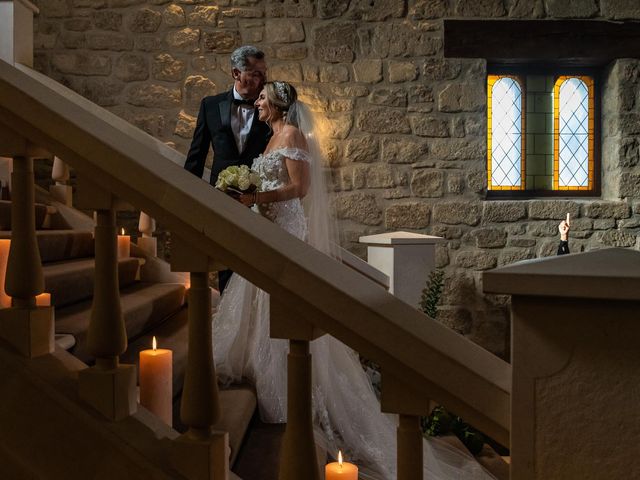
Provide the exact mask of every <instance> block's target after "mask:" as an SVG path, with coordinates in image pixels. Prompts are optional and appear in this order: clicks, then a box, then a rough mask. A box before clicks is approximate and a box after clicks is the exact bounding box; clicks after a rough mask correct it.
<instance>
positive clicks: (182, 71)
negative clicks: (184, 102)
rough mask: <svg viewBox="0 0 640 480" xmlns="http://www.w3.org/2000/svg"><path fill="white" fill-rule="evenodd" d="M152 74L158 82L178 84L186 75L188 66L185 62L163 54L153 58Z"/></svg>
mask: <svg viewBox="0 0 640 480" xmlns="http://www.w3.org/2000/svg"><path fill="white" fill-rule="evenodd" d="M151 72H152V74H153V78H155V79H156V80H163V81H165V82H177V81H180V80H182V79H183V78H184V76H185V75H186V72H187V65H186V64H185V62H184V61H183V60H178V59H175V58H174V57H172V56H171V55H170V54H168V53H161V54H159V55H156V56H155V57H153V64H152V66H151Z"/></svg>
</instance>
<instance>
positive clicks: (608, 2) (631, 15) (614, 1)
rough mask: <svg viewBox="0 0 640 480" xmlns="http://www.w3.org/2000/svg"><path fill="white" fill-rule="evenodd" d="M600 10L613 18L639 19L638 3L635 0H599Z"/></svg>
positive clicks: (639, 5) (639, 7) (605, 15)
mask: <svg viewBox="0 0 640 480" xmlns="http://www.w3.org/2000/svg"><path fill="white" fill-rule="evenodd" d="M600 11H601V12H602V16H604V17H607V18H612V19H614V20H627V19H629V20H638V19H640V3H638V2H637V1H636V0H600Z"/></svg>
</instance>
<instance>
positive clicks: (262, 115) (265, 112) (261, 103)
mask: <svg viewBox="0 0 640 480" xmlns="http://www.w3.org/2000/svg"><path fill="white" fill-rule="evenodd" d="M255 106H256V107H257V108H258V119H259V120H260V121H261V122H272V121H273V120H275V117H276V116H277V109H275V108H274V107H273V105H271V103H269V99H268V98H267V91H266V90H265V89H264V88H263V89H262V91H261V92H260V95H258V99H257V100H256V103H255Z"/></svg>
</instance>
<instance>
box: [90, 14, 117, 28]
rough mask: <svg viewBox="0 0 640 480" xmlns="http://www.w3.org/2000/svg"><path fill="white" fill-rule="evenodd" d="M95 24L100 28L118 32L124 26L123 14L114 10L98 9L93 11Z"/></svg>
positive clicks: (92, 15)
mask: <svg viewBox="0 0 640 480" xmlns="http://www.w3.org/2000/svg"><path fill="white" fill-rule="evenodd" d="M91 17H92V19H93V26H94V27H95V28H97V29H98V30H111V31H114V32H117V31H119V30H120V27H121V26H122V14H121V13H118V12H114V11H112V10H97V11H95V12H92V13H91Z"/></svg>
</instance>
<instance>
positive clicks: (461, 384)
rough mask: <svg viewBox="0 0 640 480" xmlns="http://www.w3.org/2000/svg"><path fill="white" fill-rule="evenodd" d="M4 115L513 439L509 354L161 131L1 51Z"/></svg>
mask: <svg viewBox="0 0 640 480" xmlns="http://www.w3.org/2000/svg"><path fill="white" fill-rule="evenodd" d="M0 123H1V124H3V125H4V126H5V128H8V129H12V130H14V131H19V132H20V135H22V136H24V137H25V138H27V139H28V140H29V141H30V142H32V143H34V144H36V145H39V146H42V147H45V148H46V149H48V150H49V151H50V152H52V153H54V154H56V155H58V156H60V157H61V158H63V159H64V160H65V161H66V162H68V163H69V164H70V165H72V166H73V167H74V169H75V170H76V171H77V172H78V174H79V175H90V176H91V178H92V181H94V182H99V183H100V184H101V185H102V187H103V188H105V189H107V190H109V191H111V192H112V193H113V194H114V195H115V196H117V197H120V198H123V199H125V200H127V201H128V202H130V203H132V204H133V205H135V206H136V207H138V208H140V209H142V210H144V211H145V212H147V213H149V214H150V215H152V216H153V217H154V218H156V219H157V220H158V221H159V222H161V223H163V224H164V225H165V226H167V227H168V228H169V229H171V230H176V231H178V232H180V236H181V237H182V238H183V239H184V240H185V241H187V242H188V243H189V244H191V245H193V247H195V248H198V249H199V250H201V251H204V252H210V254H211V255H212V256H213V257H216V258H217V259H219V260H220V261H221V262H223V263H224V264H226V265H228V266H229V267H231V268H232V269H233V270H234V271H237V272H239V273H240V274H241V275H243V276H244V277H246V278H247V279H248V280H249V281H251V282H253V283H255V284H256V285H258V286H259V287H261V288H263V289H264V290H266V291H267V292H269V293H270V294H272V295H275V296H277V297H278V299H279V300H280V301H284V302H287V305H288V306H289V308H291V309H292V310H294V311H297V312H298V313H299V314H300V315H301V316H302V317H303V318H305V319H306V320H308V321H310V322H311V323H313V324H314V325H316V326H317V327H318V328H320V329H322V330H323V331H325V332H327V333H329V334H331V335H333V336H334V337H336V338H338V339H339V340H341V341H342V342H344V343H346V344H347V345H349V346H350V347H351V348H353V349H354V350H356V351H359V352H361V353H362V354H364V355H365V356H366V357H367V358H369V359H371V360H373V361H375V362H376V363H378V364H380V365H381V366H382V367H383V368H384V369H385V371H388V372H390V373H391V374H393V375H394V376H396V377H397V378H398V379H400V380H402V381H404V382H406V383H408V384H410V385H413V386H415V388H416V390H418V391H420V392H423V393H424V394H425V398H432V399H434V400H436V401H438V402H440V403H443V404H444V405H446V406H448V407H449V408H450V409H451V410H453V411H455V412H456V413H458V414H459V415H462V416H463V417H465V419H466V420H467V421H469V422H470V423H472V424H474V425H475V426H476V427H478V428H480V429H482V430H484V431H485V432H486V433H488V434H489V435H491V436H493V437H494V438H495V439H496V440H498V441H501V442H503V443H505V444H507V443H508V437H509V423H510V420H509V417H510V415H509V397H510V390H511V378H510V374H511V367H510V365H509V364H508V363H506V362H504V361H503V360H501V359H499V358H498V357H496V356H494V355H492V354H490V353H489V352H487V351H486V350H484V349H482V348H481V347H480V346H478V345H476V344H474V343H473V342H471V341H469V340H468V339H466V338H464V337H462V336H460V335H458V334H457V333H455V332H453V331H451V330H449V329H448V328H446V327H445V326H443V325H441V324H439V323H437V322H435V321H434V320H432V319H429V318H428V317H426V316H424V315H423V314H422V313H420V312H418V311H417V310H416V309H415V308H413V307H412V306H410V305H407V304H406V303H404V302H402V301H400V300H398V299H397V298H395V297H394V296H393V295H391V294H389V293H387V292H385V291H384V290H383V289H381V288H380V286H379V285H378V284H376V283H375V282H373V281H372V280H369V279H366V278H363V276H362V275H361V274H359V273H357V272H355V271H353V270H351V269H350V268H348V267H346V266H344V265H342V264H341V263H339V262H336V261H333V260H330V259H328V258H327V257H326V255H324V254H323V253H321V252H319V251H317V250H315V249H314V248H312V247H310V246H309V245H307V244H306V243H304V242H302V241H300V240H298V239H297V238H294V237H293V236H291V235H289V234H288V233H286V232H285V231H284V230H282V229H281V228H279V227H278V226H276V225H274V224H272V223H271V222H269V221H268V220H266V219H265V218H262V217H260V216H258V215H256V214H255V213H253V212H251V211H250V210H249V209H247V208H245V207H244V206H242V205H241V204H239V203H238V202H235V201H233V200H231V199H229V198H228V197H227V196H226V195H224V194H223V193H221V192H219V191H216V190H215V189H213V188H211V186H210V185H209V184H208V183H206V182H203V181H201V180H199V179H197V178H195V177H194V176H193V175H192V174H190V173H189V172H187V171H185V170H184V169H183V168H181V167H180V166H178V165H176V164H175V163H174V162H173V161H171V158H172V157H175V156H176V155H179V154H178V153H177V152H175V151H174V150H172V149H170V148H169V147H167V146H166V145H164V144H163V143H162V142H160V141H158V140H156V139H154V138H153V137H151V136H149V135H147V134H146V133H144V132H142V131H140V130H139V129H137V128H135V127H133V126H132V125H130V124H128V123H127V122H126V121H124V120H122V119H121V118H119V117H117V116H116V115H114V114H112V113H110V112H108V111H106V110H104V109H102V108H100V107H98V106H97V105H95V104H93V103H91V102H90V101H88V100H86V99H84V98H83V97H81V96H80V95H78V94H76V93H74V92H72V91H70V90H68V89H66V88H65V87H63V86H62V85H60V84H58V83H57V82H55V81H54V80H52V79H50V78H48V77H46V76H44V75H42V74H39V73H38V72H35V71H33V70H31V69H29V68H28V67H24V66H20V67H19V68H15V67H13V66H11V65H9V64H7V63H5V62H1V61H0ZM134 182H135V183H134ZM214 207H215V208H214Z"/></svg>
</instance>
